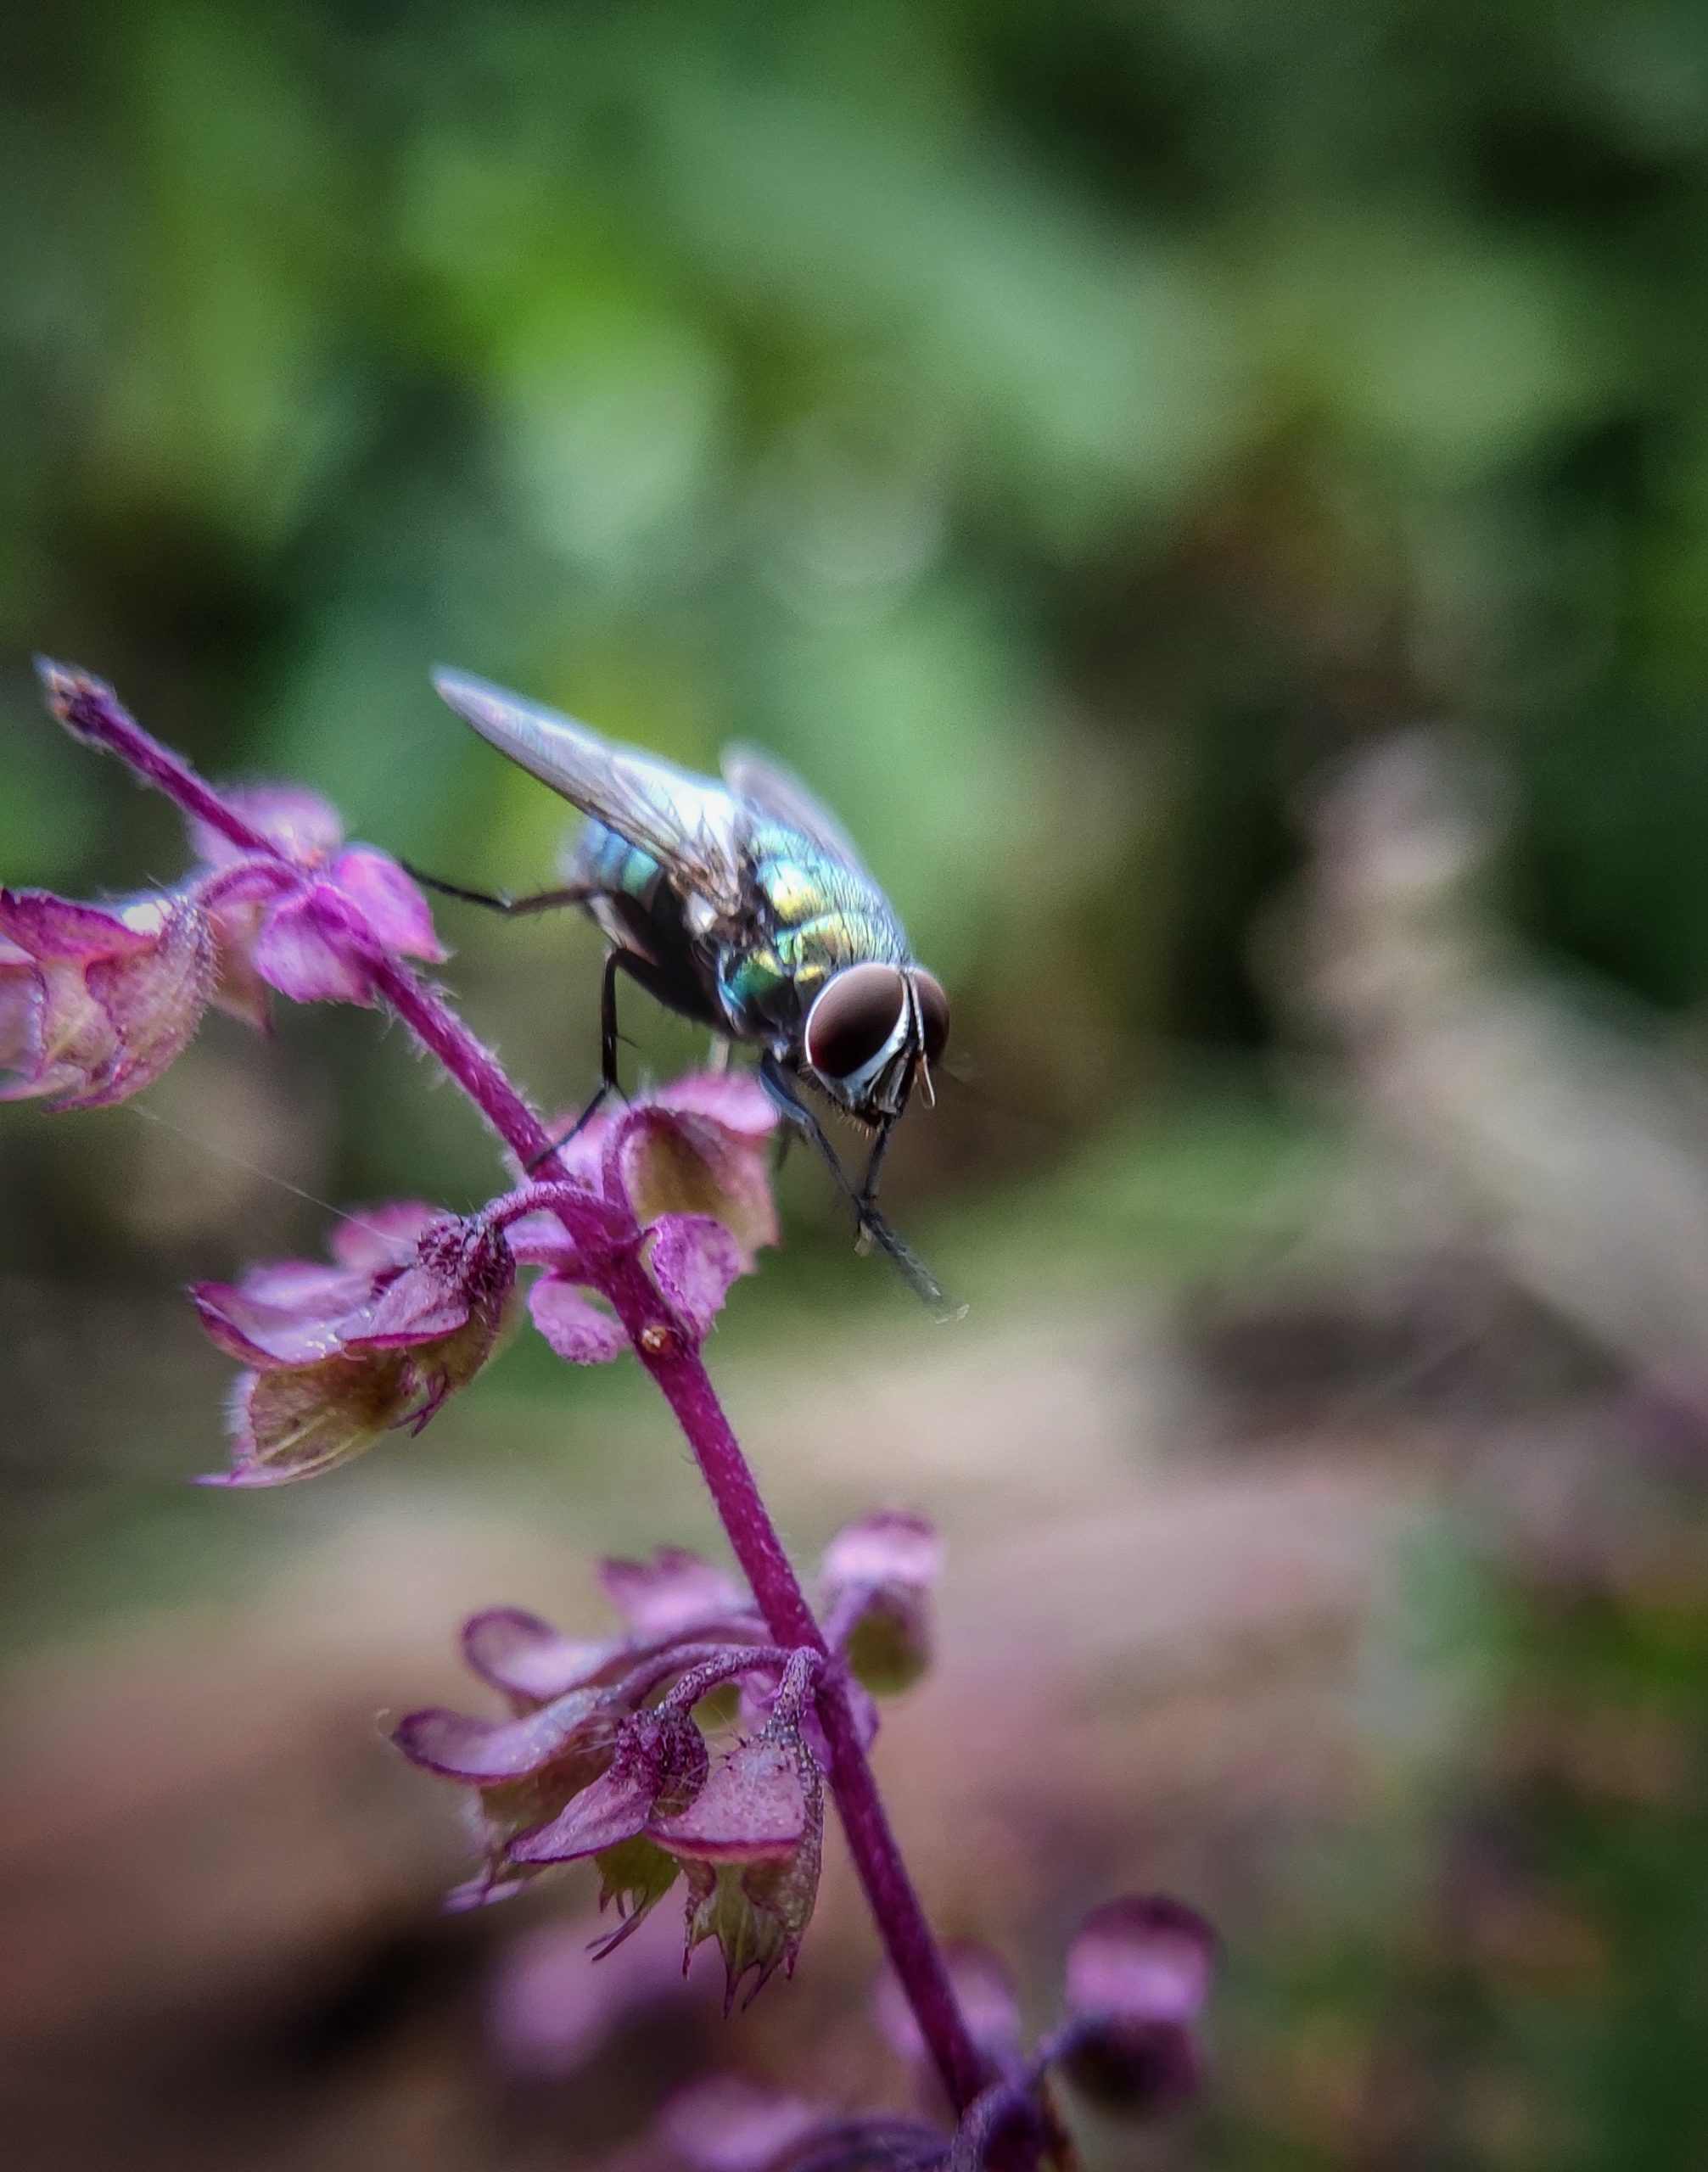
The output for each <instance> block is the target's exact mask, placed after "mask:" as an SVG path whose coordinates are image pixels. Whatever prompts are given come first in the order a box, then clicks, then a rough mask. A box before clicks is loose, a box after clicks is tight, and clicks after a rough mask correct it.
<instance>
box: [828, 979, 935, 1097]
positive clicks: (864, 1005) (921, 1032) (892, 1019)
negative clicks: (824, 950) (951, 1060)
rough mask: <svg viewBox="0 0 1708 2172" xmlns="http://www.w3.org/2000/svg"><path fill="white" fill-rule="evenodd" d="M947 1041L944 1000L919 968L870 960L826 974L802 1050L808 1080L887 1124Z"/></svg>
mask: <svg viewBox="0 0 1708 2172" xmlns="http://www.w3.org/2000/svg"><path fill="white" fill-rule="evenodd" d="M948 1042H949V998H948V997H947V996H946V995H945V994H944V992H943V985H942V982H939V981H938V979H937V978H936V977H934V976H933V975H932V974H930V973H928V972H927V971H925V969H924V967H923V966H913V965H909V966H893V965H888V964H880V963H876V962H869V963H866V964H864V965H859V966H843V969H842V971H840V972H838V973H833V974H832V976H831V977H830V979H829V980H827V981H826V982H825V984H824V986H823V988H820V991H819V993H818V994H817V995H816V996H815V998H814V999H813V1002H812V1006H811V1008H810V1009H809V1010H808V1012H807V1016H806V1023H805V1026H804V1029H803V1033H802V1053H803V1055H804V1059H805V1066H806V1070H807V1073H808V1076H809V1078H811V1079H812V1081H813V1083H814V1084H815V1086H817V1087H818V1088H819V1089H820V1090H821V1091H822V1092H823V1093H824V1094H826V1095H827V1096H828V1097H829V1098H830V1099H831V1100H832V1101H834V1102H835V1103H836V1104H837V1106H838V1107H840V1108H843V1109H845V1110H846V1111H848V1114H849V1115H850V1116H851V1117H854V1118H855V1120H856V1121H857V1122H860V1123H864V1124H868V1125H871V1126H872V1127H874V1128H879V1127H882V1128H888V1126H889V1125H890V1124H892V1123H893V1122H894V1121H895V1119H896V1118H897V1117H899V1115H900V1114H901V1112H902V1111H903V1110H904V1108H905V1107H906V1106H907V1102H908V1096H909V1095H910V1094H911V1093H912V1091H913V1089H914V1083H915V1081H916V1080H918V1081H920V1082H921V1083H922V1085H923V1087H924V1090H925V1092H926V1094H927V1096H928V1095H929V1094H930V1093H931V1066H932V1064H934V1063H935V1062H937V1061H938V1058H939V1057H940V1056H941V1055H942V1054H943V1052H944V1048H945V1047H946V1046H947V1045H948Z"/></svg>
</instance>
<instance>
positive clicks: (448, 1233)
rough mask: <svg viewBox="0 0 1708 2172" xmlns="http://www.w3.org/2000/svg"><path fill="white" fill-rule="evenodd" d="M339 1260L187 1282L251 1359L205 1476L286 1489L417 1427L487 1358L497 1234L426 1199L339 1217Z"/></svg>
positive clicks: (508, 1280) (499, 1294) (493, 1318)
mask: <svg viewBox="0 0 1708 2172" xmlns="http://www.w3.org/2000/svg"><path fill="white" fill-rule="evenodd" d="M333 1251H334V1252H335V1253H336V1254H337V1255H338V1262H337V1264H335V1265H333V1266H331V1267H322V1266H319V1265H317V1264H316V1263H315V1262H311V1261H306V1260H288V1261H284V1262H280V1263H279V1264H277V1265H276V1266H271V1267H262V1268H255V1269H253V1270H252V1271H251V1272H250V1273H249V1274H248V1275H246V1276H245V1277H244V1280H243V1281H242V1282H241V1283H239V1284H238V1285H236V1286H235V1287H233V1286H232V1285H228V1284H225V1283H218V1282H204V1283H199V1284H198V1285H196V1287H195V1288H194V1289H193V1290H192V1291H191V1293H190V1294H191V1296H192V1298H193V1301H194V1302H195V1306H196V1309H197V1311H198V1312H199V1313H200V1314H201V1317H202V1324H203V1325H204V1327H205V1328H206V1329H207V1330H208V1333H209V1334H210V1335H211V1336H212V1337H213V1339H214V1341H216V1343H218V1345H219V1346H220V1347H221V1349H222V1350H224V1351H226V1352H228V1353H229V1354H230V1355H231V1356H232V1357H234V1358H237V1359H238V1361H239V1362H240V1363H243V1364H244V1365H246V1366H247V1367H248V1368H249V1369H248V1370H247V1371H246V1372H245V1373H244V1374H242V1376H241V1377H240V1378H239V1380H238V1383H237V1385H236V1388H235V1389H234V1391H233V1393H232V1412H231V1430H232V1468H231V1470H230V1472H229V1473H228V1474H226V1475H222V1476H221V1477H218V1478H215V1479H210V1480H207V1481H204V1483H207V1484H213V1485H226V1486H282V1485H284V1484H287V1483H288V1482H289V1481H292V1480H294V1479H299V1478H311V1477H314V1476H316V1475H318V1473H320V1472H321V1471H323V1470H329V1469H332V1468H333V1466H334V1465H335V1464H340V1463H344V1462H347V1461H348V1460H349V1459H350V1457H351V1456H353V1455H356V1454H359V1453H361V1450H362V1449H363V1448H366V1447H371V1446H372V1443H373V1442H374V1441H377V1440H378V1439H379V1437H380V1436H381V1435H382V1434H384V1433H387V1432H390V1431H392V1430H395V1429H396V1428H397V1427H399V1426H405V1425H406V1426H409V1427H410V1428H411V1429H412V1430H413V1431H416V1432H419V1431H420V1430H421V1428H422V1427H423V1425H425V1424H426V1423H427V1421H428V1419H430V1418H431V1417H432V1416H433V1414H434V1412H435V1411H436V1410H438V1409H439V1408H440V1405H441V1404H442V1403H443V1402H445V1399H446V1397H448V1396H450V1395H451V1394H453V1393H454V1392H455V1391H456V1390H457V1389H459V1388H462V1387H466V1386H467V1385H468V1383H469V1381H470V1380H473V1378H474V1376H475V1374H477V1373H478V1372H479V1370H480V1369H481V1368H482V1366H483V1365H484V1364H485V1363H486V1361H487V1359H488V1358H490V1356H491V1355H492V1352H493V1351H494V1349H495V1348H496V1345H497V1342H498V1339H499V1336H500V1335H501V1332H502V1330H503V1328H504V1325H505V1323H506V1318H507V1313H508V1311H509V1307H510V1298H511V1294H512V1290H513V1288H514V1285H515V1278H516V1268H515V1262H514V1261H513V1260H512V1257H511V1254H510V1248H509V1246H507V1243H506V1242H505V1240H504V1236H503V1234H502V1232H501V1231H498V1230H495V1229H490V1228H489V1227H488V1226H487V1225H486V1224H485V1223H483V1222H481V1221H480V1220H479V1218H476V1219H474V1220H473V1221H467V1222H465V1221H462V1220H461V1219H459V1218H457V1217H456V1216H455V1215H450V1214H440V1213H436V1212H434V1210H433V1209H432V1208H431V1207H426V1206H389V1207H384V1208H380V1209H378V1210H376V1211H375V1212H374V1213H373V1214H372V1215H371V1216H369V1217H368V1218H367V1219H366V1220H362V1221H356V1220H352V1221H350V1222H347V1223H344V1224H342V1225H341V1226H340V1229H339V1232H338V1234H337V1235H336V1236H335V1237H334V1239H333Z"/></svg>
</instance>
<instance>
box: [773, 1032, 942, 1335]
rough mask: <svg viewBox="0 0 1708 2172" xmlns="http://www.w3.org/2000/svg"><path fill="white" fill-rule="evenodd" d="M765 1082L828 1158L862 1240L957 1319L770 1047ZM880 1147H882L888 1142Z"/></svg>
mask: <svg viewBox="0 0 1708 2172" xmlns="http://www.w3.org/2000/svg"><path fill="white" fill-rule="evenodd" d="M759 1083H760V1084H761V1085H762V1086H763V1087H764V1089H765V1091H766V1093H767V1094H770V1097H771V1100H772V1103H773V1105H774V1106H776V1109H777V1111H778V1112H779V1113H780V1114H781V1117H783V1118H784V1120H785V1122H788V1123H790V1124H792V1125H793V1126H794V1128H795V1129H796V1130H798V1131H801V1132H804V1134H806V1136H807V1137H808V1138H809V1139H811V1141H812V1143H813V1145H815V1146H816V1147H817V1149H818V1150H819V1152H820V1155H821V1156H823V1157H824V1162H825V1166H826V1168H828V1169H829V1171H830V1172H831V1174H832V1176H833V1177H834V1178H836V1181H837V1189H838V1190H840V1191H841V1193H842V1195H843V1198H844V1199H846V1200H847V1201H848V1205H849V1206H851V1207H853V1209H854V1220H855V1223H857V1225H858V1227H859V1229H860V1235H861V1236H862V1238H870V1239H871V1240H872V1241H873V1242H874V1243H875V1244H876V1245H877V1246H879V1247H880V1249H881V1250H882V1251H883V1252H884V1253H885V1255H886V1256H887V1257H888V1260H889V1262H890V1263H891V1265H892V1266H893V1268H895V1269H896V1271H897V1273H898V1274H900V1276H901V1278H902V1279H903V1280H904V1282H905V1283H906V1284H907V1285H908V1287H909V1289H910V1290H912V1291H913V1292H914V1294H915V1296H917V1297H920V1298H921V1299H922V1300H923V1301H924V1302H925V1303H926V1304H927V1305H929V1306H930V1307H931V1309H932V1312H933V1313H936V1314H937V1316H938V1318H939V1319H949V1318H955V1317H957V1314H956V1313H955V1308H954V1307H951V1306H950V1304H949V1300H948V1299H947V1298H946V1297H945V1296H944V1294H943V1285H942V1284H941V1283H939V1282H938V1279H937V1277H936V1276H935V1275H934V1274H932V1272H931V1270H930V1268H927V1266H926V1264H925V1262H924V1261H923V1260H921V1258H920V1257H919V1255H918V1253H917V1252H916V1251H914V1249H913V1247H912V1246H911V1245H910V1244H909V1243H908V1241H907V1240H906V1239H905V1238H904V1236H902V1235H901V1234H900V1233H899V1231H898V1230H895V1229H891V1227H890V1225H889V1223H888V1222H887V1221H886V1220H885V1218H884V1217H883V1216H882V1214H880V1213H879V1212H878V1210H877V1208H876V1206H874V1205H873V1203H872V1201H871V1200H870V1199H869V1198H868V1197H867V1196H866V1195H865V1192H864V1191H857V1190H855V1189H854V1184H853V1182H852V1181H851V1179H850V1178H849V1176H848V1171H847V1170H846V1169H844V1168H843V1165H842V1163H841V1162H839V1161H838V1160H837V1153H836V1149H835V1148H834V1147H833V1146H832V1145H831V1143H830V1140H829V1139H827V1138H826V1135H825V1128H824V1126H823V1125H822V1124H821V1123H820V1122H819V1120H818V1118H817V1117H815V1115H814V1114H813V1112H812V1111H811V1110H810V1109H809V1107H808V1106H807V1105H806V1103H805V1102H804V1100H802V1099H801V1097H800V1094H799V1093H798V1090H797V1089H796V1086H795V1082H794V1080H793V1079H792V1078H790V1076H789V1074H788V1072H786V1071H785V1070H784V1069H783V1067H782V1066H781V1064H780V1063H779V1062H778V1061H777V1059H776V1056H775V1055H772V1054H771V1052H770V1050H769V1049H768V1050H766V1051H765V1053H764V1055H762V1056H761V1057H760V1058H759ZM881 1150H882V1143H880V1148H879V1149H878V1151H881ZM871 1176H872V1171H871V1169H870V1168H869V1169H868V1171H867V1182H868V1184H870V1182H871Z"/></svg>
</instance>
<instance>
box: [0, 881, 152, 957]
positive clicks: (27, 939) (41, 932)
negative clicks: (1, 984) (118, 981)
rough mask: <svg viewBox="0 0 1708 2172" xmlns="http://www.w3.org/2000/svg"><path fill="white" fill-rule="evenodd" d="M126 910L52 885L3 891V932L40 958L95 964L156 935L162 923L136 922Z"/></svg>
mask: <svg viewBox="0 0 1708 2172" xmlns="http://www.w3.org/2000/svg"><path fill="white" fill-rule="evenodd" d="M143 902H152V901H143ZM161 902H164V901H161ZM121 910H122V909H120V908H117V907H108V906H104V905H84V904H77V903H76V901H75V900H73V899H72V898H56V897H55V896H53V893H52V892H51V891H48V890H0V936H4V937H6V938H8V940H9V941H10V942H13V943H16V944H17V945H18V947H19V949H20V950H22V951H24V952H25V954H27V955H28V956H30V957H31V958H36V959H43V960H45V959H50V958H54V959H58V958H63V959H67V960H76V961H77V962H78V963H80V964H81V963H91V964H92V963H93V961H94V960H96V959H98V958H122V957H127V956H135V955H136V954H137V953H138V952H140V951H143V950H146V949H148V947H149V945H150V943H152V942H154V940H155V938H156V937H157V935H158V932H159V928H158V924H156V925H155V926H147V925H143V926H135V925H132V924H131V923H129V922H127V921H126V920H125V919H124V918H123V917H121ZM132 910H134V908H132Z"/></svg>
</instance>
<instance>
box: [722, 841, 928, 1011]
mask: <svg viewBox="0 0 1708 2172" xmlns="http://www.w3.org/2000/svg"><path fill="white" fill-rule="evenodd" d="M750 845H751V850H752V853H753V860H752V867H753V880H754V883H755V886H756V887H757V888H758V889H759V893H760V894H761V895H762V896H763V897H764V900H765V903H766V905H767V907H768V911H767V914H766V919H767V920H768V921H769V926H768V928H767V929H766V930H764V932H762V933H760V935H759V940H757V941H756V942H754V943H751V944H750V945H748V947H746V948H745V949H743V950H742V952H741V953H740V954H738V955H734V956H731V957H730V958H728V959H726V960H723V961H722V962H721V964H720V971H719V979H720V985H721V987H722V988H723V991H724V994H725V999H726V1000H727V1002H728V1003H729V1005H730V1007H731V1010H732V1011H733V1012H734V1013H735V1014H736V1016H740V1017H743V1018H748V1019H751V1020H753V1021H754V1022H755V1023H758V1022H761V1021H764V1022H770V1023H771V1024H773V1025H777V1026H784V1025H788V1024H791V1023H792V1022H796V1021H798V1019H799V1018H800V1017H801V1016H804V1013H805V1011H806V1009H807V1007H808V1005H809V1004H810V1003H811V1001H812V999H813V997H814V996H815V994H817V993H818V991H819V989H820V988H821V987H822V986H823V985H824V983H825V982H826V980H828V979H829V977H831V975H832V973H835V972H837V971H840V970H841V969H842V967H843V966H854V965H859V964H861V963H862V962H864V961H865V960H868V959H887V960H892V961H893V962H894V963H895V964H898V965H900V964H902V963H904V962H905V960H906V958H907V954H908V949H907V938H906V937H905V936H904V934H903V932H902V931H901V927H900V925H899V922H898V921H897V920H896V917H895V915H894V914H893V912H892V911H891V910H890V908H889V906H888V904H887V903H886V901H885V899H884V898H883V896H882V893H881V892H880V891H878V890H877V889H876V887H874V886H873V885H872V883H871V882H870V881H868V880H867V879H865V877H864V876H862V875H861V874H860V871H859V870H857V869H854V868H849V867H847V866H845V865H843V864H842V863H841V862H839V861H837V860H834V859H831V858H830V857H829V856H828V855H826V854H821V853H820V852H818V851H817V850H816V849H815V848H814V847H813V845H812V844H811V843H810V842H809V841H808V840H807V839H806V838H804V837H802V836H801V835H800V834H799V833H798V831H793V830H789V829H785V828H783V827H781V826H771V825H764V826H760V827H759V828H758V829H756V830H755V831H753V835H752V837H751V840H750Z"/></svg>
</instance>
